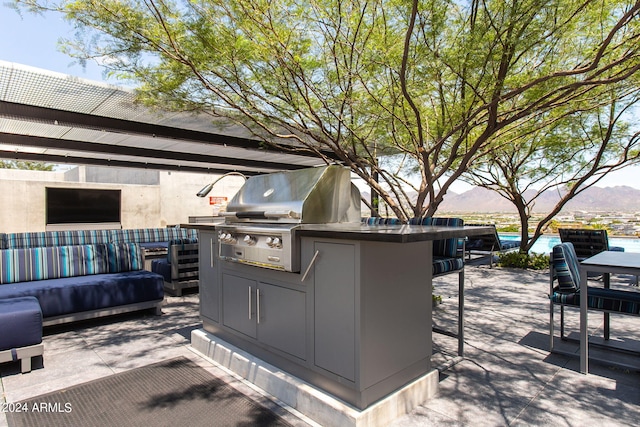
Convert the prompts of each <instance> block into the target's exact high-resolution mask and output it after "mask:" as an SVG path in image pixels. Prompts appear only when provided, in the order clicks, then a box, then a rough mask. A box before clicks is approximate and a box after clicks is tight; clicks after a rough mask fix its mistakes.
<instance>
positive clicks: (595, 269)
mask: <svg viewBox="0 0 640 427" xmlns="http://www.w3.org/2000/svg"><path fill="white" fill-rule="evenodd" d="M588 272H592V273H602V274H603V282H604V286H605V288H608V287H609V278H610V275H611V273H613V274H630V275H634V276H638V275H640V254H638V253H633V252H617V251H604V252H600V253H599V254H596V255H594V256H592V257H590V258H587V259H585V260H584V261H582V262H581V263H580V372H581V373H583V374H588V373H589V327H588V322H587V312H588V307H587V292H588V290H587V273H588ZM604 334H605V337H606V338H608V336H609V313H605V325H604Z"/></svg>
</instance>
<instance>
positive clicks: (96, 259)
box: [0, 245, 108, 284]
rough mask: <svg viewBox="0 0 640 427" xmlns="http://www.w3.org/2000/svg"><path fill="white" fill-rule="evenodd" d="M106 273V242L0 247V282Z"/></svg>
mask: <svg viewBox="0 0 640 427" xmlns="http://www.w3.org/2000/svg"><path fill="white" fill-rule="evenodd" d="M107 272H108V263H107V247H106V245H77V246H54V247H42V248H27V249H4V250H0V284H6V283H17V282H28V281H32V280H46V279H57V278H62V277H73V276H86V275H90V274H102V273H107Z"/></svg>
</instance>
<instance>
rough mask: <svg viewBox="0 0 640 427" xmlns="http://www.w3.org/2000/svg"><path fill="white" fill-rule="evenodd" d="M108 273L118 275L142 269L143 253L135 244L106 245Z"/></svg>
mask: <svg viewBox="0 0 640 427" xmlns="http://www.w3.org/2000/svg"><path fill="white" fill-rule="evenodd" d="M106 247H107V255H108V265H109V268H108V272H109V273H120V272H125V271H136V270H142V269H143V268H144V253H143V251H142V249H141V248H140V245H139V244H137V243H109V244H108V245H106Z"/></svg>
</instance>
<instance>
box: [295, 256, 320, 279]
mask: <svg viewBox="0 0 640 427" xmlns="http://www.w3.org/2000/svg"><path fill="white" fill-rule="evenodd" d="M318 255H320V251H316V253H315V254H313V258H311V262H310V263H309V266H308V267H307V269H306V270H305V271H304V274H303V275H302V279H300V281H301V282H304V281H305V279H306V278H307V275H308V274H309V272H310V271H311V267H313V264H314V263H315V262H316V259H318Z"/></svg>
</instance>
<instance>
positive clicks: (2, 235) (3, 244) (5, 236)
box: [0, 233, 7, 249]
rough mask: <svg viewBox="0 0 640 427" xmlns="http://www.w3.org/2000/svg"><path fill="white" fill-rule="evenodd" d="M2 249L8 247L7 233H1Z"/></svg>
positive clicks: (0, 242)
mask: <svg viewBox="0 0 640 427" xmlns="http://www.w3.org/2000/svg"><path fill="white" fill-rule="evenodd" d="M0 249H7V234H6V233H0Z"/></svg>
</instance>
